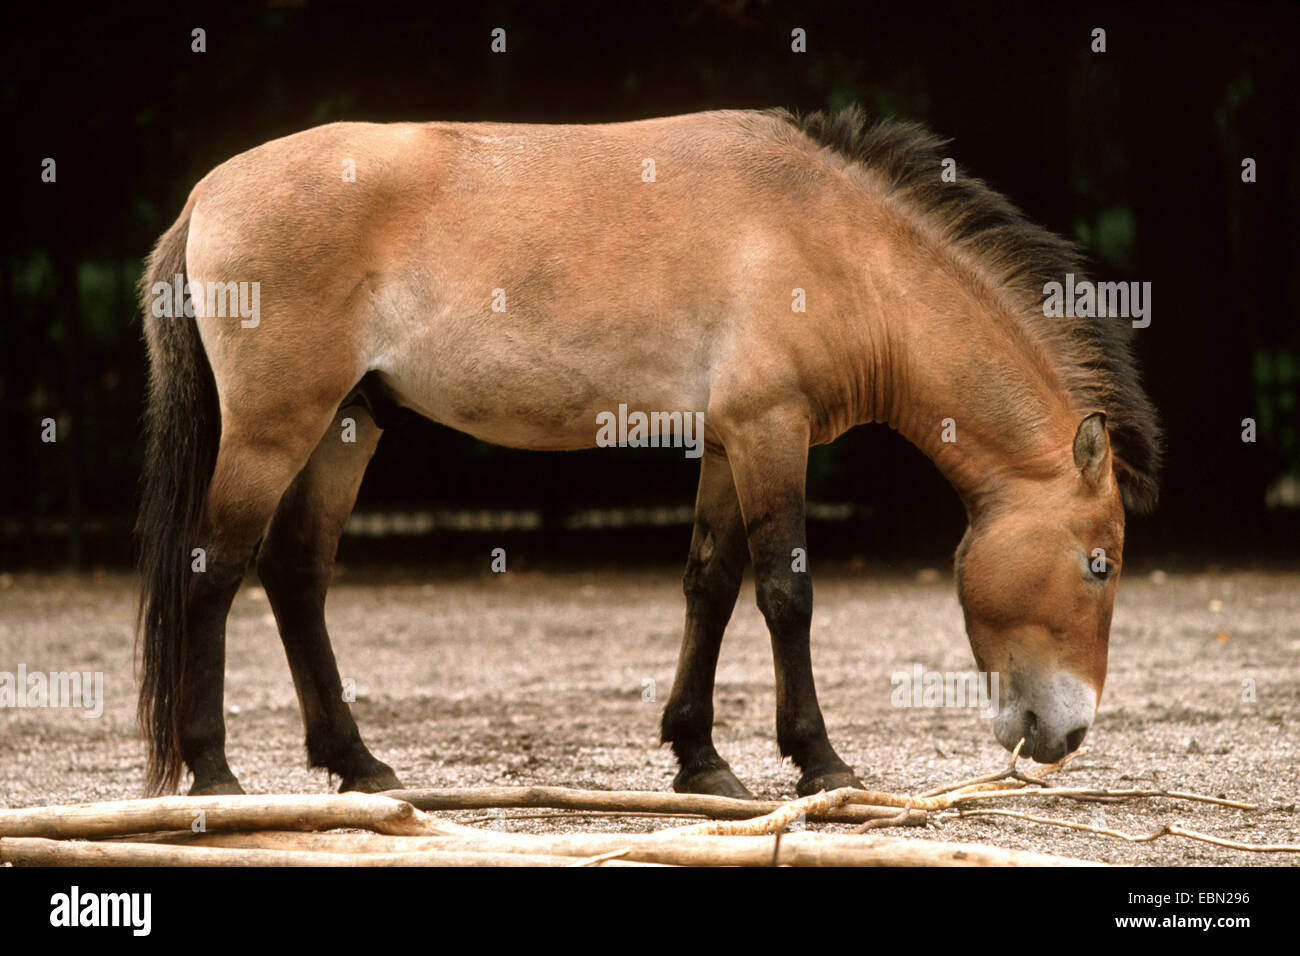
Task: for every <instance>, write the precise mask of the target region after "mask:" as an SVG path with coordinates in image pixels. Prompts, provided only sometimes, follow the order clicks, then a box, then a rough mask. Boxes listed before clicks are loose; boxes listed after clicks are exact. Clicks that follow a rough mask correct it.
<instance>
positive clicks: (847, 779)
mask: <svg viewBox="0 0 1300 956" xmlns="http://www.w3.org/2000/svg"><path fill="white" fill-rule="evenodd" d="M842 787H852V788H853V789H854V790H866V789H867V788H866V787H865V786H863V785H862V781H861V780H859V779H858V777H857V774H855V773H854V772H853V771H852V770H840V771H837V772H835V773H824V774H822V775H821V776H818V777H810V776H808V775H807V774H804V775H803V777H801V778H800V780H799V784H798V786H796V787H795V792H796V793H798V794H799V796H801V797H811V796H812V795H813V794H814V793H820V792H821V791H823V790H826V791H828V792H829V791H831V790H839V789H840V788H842Z"/></svg>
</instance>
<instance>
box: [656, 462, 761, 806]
mask: <svg viewBox="0 0 1300 956" xmlns="http://www.w3.org/2000/svg"><path fill="white" fill-rule="evenodd" d="M746 558H747V552H746V548H745V525H744V522H743V521H742V520H741V517H740V502H739V501H737V499H736V486H735V484H734V482H733V481H732V479H731V466H730V465H729V464H728V463H727V459H726V458H725V457H724V456H723V455H722V454H720V453H719V452H717V451H707V450H706V451H705V453H704V456H703V457H702V459H701V461H700V486H699V491H698V492H697V493H696V497H695V530H694V532H693V533H692V535H691V553H690V557H689V558H688V559H687V562H686V573H685V575H683V578H682V588H683V590H684V591H685V592H686V632H685V634H684V635H683V637H682V650H681V654H680V656H679V657H678V659H677V676H676V677H675V678H674V679H673V689H672V693H671V694H670V695H669V697H668V703H667V705H666V706H665V707H664V716H663V728H662V732H661V735H660V739H661V741H662V742H663V743H669V744H672V747H673V753H674V754H675V755H676V756H677V762H678V764H679V765H680V767H681V770H680V772H679V773H678V774H677V776H676V777H675V778H674V779H673V789H674V790H676V791H677V792H678V793H711V794H715V795H717V796H720V797H739V798H742V799H753V796H754V795H753V794H752V793H750V792H749V789H748V788H747V787H746V786H745V785H744V784H743V783H741V782H740V780H739V779H737V777H736V775H735V774H734V773H732V771H731V767H730V766H729V765H728V764H727V762H726V761H725V760H723V759H722V757H721V756H719V755H718V751H717V749H716V748H715V747H714V746H713V684H714V676H715V674H716V672H717V668H718V650H719V648H720V647H721V646H722V637H723V634H724V632H725V631H726V629H727V622H728V621H730V620H731V612H732V610H733V609H734V608H735V606H736V595H737V594H738V593H739V592H740V581H741V578H742V577H743V576H744V573H745V560H746Z"/></svg>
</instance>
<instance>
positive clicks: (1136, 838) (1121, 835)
mask: <svg viewBox="0 0 1300 956" xmlns="http://www.w3.org/2000/svg"><path fill="white" fill-rule="evenodd" d="M956 817H958V818H962V817H1011V818H1012V819H1014V820H1025V821H1027V822H1029V823H1041V824H1045V825H1047V826H1054V827H1064V828H1066V829H1069V830H1082V831H1084V832H1086V833H1097V834H1100V835H1101V836H1108V837H1115V838H1116V839H1118V840H1125V841H1127V842H1129V843H1150V842H1151V841H1152V840H1158V839H1160V838H1161V837H1164V836H1180V837H1186V838H1187V839H1189V840H1200V841H1202V842H1203V843H1212V844H1214V845H1215V846H1221V847H1225V848H1227V849H1230V850H1246V851H1248V852H1251V853H1300V844H1296V843H1239V842H1238V841H1236V840H1226V839H1224V838H1223V837H1216V836H1210V835H1209V834H1206V833H1198V832H1197V831H1195V830H1189V829H1187V828H1186V827H1183V826H1181V825H1179V824H1177V823H1167V824H1165V825H1164V826H1163V827H1161V828H1160V829H1159V830H1156V831H1154V832H1152V833H1125V832H1123V831H1122V830H1112V829H1110V828H1109V827H1097V826H1093V825H1092V824H1089V823H1079V822H1078V821H1075V820H1060V819H1057V818H1056V817H1040V816H1036V815H1034V814H1032V813H1021V812H1020V811H1018V810H959V811H958V812H957V813H956Z"/></svg>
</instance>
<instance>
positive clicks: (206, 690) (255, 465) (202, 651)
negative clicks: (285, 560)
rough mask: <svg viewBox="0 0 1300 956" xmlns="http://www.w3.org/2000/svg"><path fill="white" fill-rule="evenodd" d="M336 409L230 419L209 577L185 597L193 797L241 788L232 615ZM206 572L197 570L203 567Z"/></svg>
mask: <svg viewBox="0 0 1300 956" xmlns="http://www.w3.org/2000/svg"><path fill="white" fill-rule="evenodd" d="M332 411H333V409H321V410H316V411H313V410H312V409H310V408H300V409H298V410H297V413H296V414H292V415H282V416H272V415H265V416H250V415H248V414H241V413H238V412H234V413H232V414H230V415H229V417H228V418H227V420H226V421H223V428H222V434H221V441H220V445H219V447H218V451H217V458H216V464H215V467H214V469H213V474H212V480H211V482H210V484H209V486H208V490H207V494H206V496H205V500H204V508H203V520H202V523H201V528H200V534H199V538H198V541H197V544H198V546H199V547H200V548H202V553H203V564H202V565H201V573H193V574H191V575H190V576H189V581H188V584H187V588H186V595H185V610H184V614H185V627H184V628H183V633H182V636H181V660H182V661H183V662H184V664H183V667H182V670H181V676H180V689H179V691H180V692H179V695H178V697H179V699H178V703H177V713H176V730H177V738H178V744H179V750H180V755H181V758H182V759H183V760H184V762H185V765H186V766H188V767H189V768H190V771H191V772H192V773H193V775H194V782H193V786H192V787H191V789H190V793H192V794H225V793H242V792H243V790H242V788H241V787H240V786H239V782H238V780H236V778H235V775H234V774H233V773H232V772H231V770H230V765H229V764H228V763H227V761H226V725H225V715H224V712H223V698H224V684H225V660H226V618H227V616H228V614H229V611H230V605H231V602H232V601H233V600H234V597H235V593H236V592H237V591H238V590H239V585H240V583H241V582H242V581H243V578H244V573H245V571H246V570H247V569H248V565H249V562H250V561H251V559H252V556H253V553H254V551H255V550H256V548H257V544H258V541H259V540H260V539H261V538H262V536H263V534H264V533H265V531H266V528H267V525H268V523H269V522H270V520H271V516H272V515H273V514H274V513H275V510H276V507H277V505H278V504H279V501H280V498H281V496H282V495H283V494H284V492H285V490H286V489H287V488H288V487H289V485H290V483H291V482H292V481H293V478H294V476H295V475H296V474H297V473H298V472H299V471H300V470H302V467H303V465H304V463H305V462H306V461H307V459H308V457H309V456H310V454H311V449H312V448H313V447H314V446H315V444H316V443H317V442H318V441H319V440H320V435H321V434H322V432H323V431H324V429H325V427H326V425H327V424H328V422H329V417H330V415H331V414H332ZM199 570H200V568H198V567H196V568H195V571H199Z"/></svg>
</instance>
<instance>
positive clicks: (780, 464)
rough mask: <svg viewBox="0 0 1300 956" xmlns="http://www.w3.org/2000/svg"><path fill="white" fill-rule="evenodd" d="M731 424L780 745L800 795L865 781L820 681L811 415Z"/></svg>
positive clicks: (731, 451)
mask: <svg viewBox="0 0 1300 956" xmlns="http://www.w3.org/2000/svg"><path fill="white" fill-rule="evenodd" d="M720 428H727V423H725V422H724V423H720ZM727 431H728V432H729V433H730V434H724V440H725V441H726V444H727V452H728V457H729V458H730V460H731V468H732V474H733V476H734V479H735V482H736V491H737V494H738V497H739V500H740V507H741V512H742V514H743V515H744V521H745V531H746V534H747V536H748V539H749V553H750V557H751V559H752V560H753V563H754V582H755V590H756V593H757V598H758V608H759V610H760V611H761V612H762V614H763V618H764V620H765V621H766V622H767V627H768V630H769V632H770V633H771V637H772V656H773V659H774V663H775V667H776V739H777V745H778V746H779V747H780V749H781V755H782V756H784V757H790V758H792V759H793V760H794V762H795V764H796V765H797V766H798V767H799V769H800V770H801V771H803V775H802V776H801V777H800V779H799V783H798V786H797V791H798V793H799V795H800V796H807V795H809V794H813V793H817V792H818V791H819V790H834V789H836V788H838V787H858V788H860V789H865V788H863V787H862V783H861V781H859V780H858V778H857V776H856V775H855V774H854V773H853V769H852V768H851V767H850V766H849V765H848V764H846V763H845V762H844V761H843V760H841V759H840V757H839V755H838V754H837V753H836V752H835V749H834V748H833V747H832V746H831V742H830V739H829V738H828V737H827V735H826V723H825V721H824V720H823V718H822V712H821V707H820V706H819V705H818V703H817V690H816V687H815V686H814V683H813V670H812V653H811V649H810V646H809V634H810V629H811V625H812V606H813V591H812V579H811V578H810V576H809V573H808V571H807V570H806V560H800V556H804V557H805V558H806V555H807V547H808V544H807V538H806V529H805V520H804V514H805V500H804V490H805V481H806V476H807V469H808V437H809V425H808V421H807V419H806V417H805V416H804V415H803V414H802V412H801V411H799V410H774V411H772V412H769V413H767V414H762V415H755V416H746V417H745V418H744V419H742V420H741V421H740V422H738V423H737V422H733V423H731V425H730V428H727Z"/></svg>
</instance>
